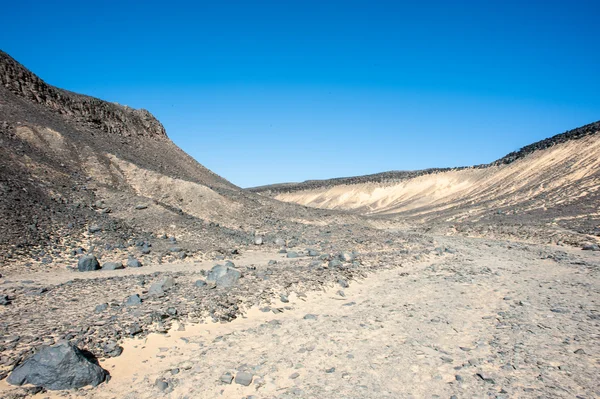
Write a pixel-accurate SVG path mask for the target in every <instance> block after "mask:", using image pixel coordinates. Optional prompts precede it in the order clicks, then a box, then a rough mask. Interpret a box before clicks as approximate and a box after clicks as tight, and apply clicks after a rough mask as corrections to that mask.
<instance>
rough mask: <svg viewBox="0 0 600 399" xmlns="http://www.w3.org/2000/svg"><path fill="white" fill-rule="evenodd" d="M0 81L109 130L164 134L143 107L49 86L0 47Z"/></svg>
mask: <svg viewBox="0 0 600 399" xmlns="http://www.w3.org/2000/svg"><path fill="white" fill-rule="evenodd" d="M0 84H2V86H4V87H6V88H7V89H8V90H10V91H11V92H12V93H14V94H16V95H18V96H20V97H23V98H25V99H27V100H29V101H32V102H35V103H38V104H43V105H45V106H47V107H48V108H50V109H53V110H54V111H56V112H57V113H59V114H62V115H65V116H68V117H70V118H72V119H73V120H75V121H76V122H78V123H80V124H83V125H87V126H91V127H96V128H100V129H102V130H104V131H105V132H107V133H110V134H117V135H123V136H125V137H128V136H131V135H137V136H143V137H161V138H163V137H166V136H167V134H166V132H165V128H164V127H163V125H162V124H161V123H160V122H159V121H158V120H156V118H154V116H152V114H151V113H150V112H148V111H146V110H145V109H133V108H130V107H127V106H123V105H118V104H114V103H109V102H106V101H102V100H99V99H97V98H93V97H89V96H84V95H81V94H76V93H71V92H69V91H66V90H62V89H58V88H56V87H53V86H50V85H49V84H47V83H45V82H44V81H43V80H41V79H40V78H39V77H37V76H36V75H35V74H33V73H32V72H30V71H29V70H27V69H25V68H24V67H23V66H22V65H21V64H19V63H18V62H17V61H15V60H14V59H13V58H12V57H11V56H9V55H8V54H6V53H5V52H3V51H1V50H0Z"/></svg>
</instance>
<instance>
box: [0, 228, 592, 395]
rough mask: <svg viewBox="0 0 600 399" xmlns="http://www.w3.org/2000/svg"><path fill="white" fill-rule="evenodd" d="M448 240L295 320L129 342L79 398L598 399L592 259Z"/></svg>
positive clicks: (324, 299)
mask: <svg viewBox="0 0 600 399" xmlns="http://www.w3.org/2000/svg"><path fill="white" fill-rule="evenodd" d="M442 240H443V241H445V244H446V245H451V246H452V248H454V249H456V250H457V253H456V254H453V255H445V256H441V257H439V258H437V259H436V260H435V261H433V262H427V263H421V264H416V265H412V266H407V267H404V268H398V269H394V270H388V271H382V272H380V273H377V274H374V275H372V276H370V277H369V278H367V279H364V280H362V281H360V282H355V283H353V284H352V285H351V287H349V288H346V289H344V294H345V297H341V296H340V295H339V294H338V293H337V291H338V290H339V289H340V288H341V287H335V288H332V289H330V290H328V291H327V292H324V293H316V294H312V295H310V296H309V297H308V298H295V297H292V298H290V299H291V300H290V303H287V304H283V303H279V304H276V305H275V306H276V307H281V308H284V307H289V309H288V310H285V311H284V312H283V313H279V314H274V313H273V312H261V311H260V310H258V309H251V310H250V311H249V312H247V315H246V318H242V319H238V320H236V321H234V322H232V323H228V324H212V323H207V324H200V325H194V326H186V327H185V331H173V330H172V331H171V332H170V333H169V334H168V335H156V334H153V335H150V336H148V337H147V338H145V339H143V340H141V339H131V340H128V341H126V342H125V344H124V347H125V350H124V352H123V354H122V355H121V356H120V357H117V358H112V359H107V360H105V361H103V362H102V365H103V366H104V367H105V368H106V369H107V370H109V371H110V372H111V374H112V377H113V378H112V380H111V381H110V382H109V383H108V384H104V385H102V386H100V387H99V388H97V389H96V390H92V391H90V390H81V391H79V392H77V393H74V394H73V396H79V395H83V396H88V397H93V398H155V397H169V398H216V397H223V398H246V397H255V398H413V397H414V398H421V397H441V398H448V397H451V396H452V395H456V396H457V397H488V396H490V395H491V396H492V397H565V398H567V397H569V398H571V397H576V396H577V395H580V397H582V398H587V397H598V396H599V395H600V384H599V383H598V381H597V375H598V374H599V373H600V348H599V347H598V345H597V342H598V338H599V337H600V328H599V326H598V319H597V318H596V317H597V316H598V315H599V314H600V309H599V303H600V284H599V279H598V268H597V264H598V261H600V259H598V258H599V257H598V255H597V254H585V256H587V258H586V260H585V261H583V262H558V261H556V260H553V259H546V256H545V254H544V253H540V252H539V250H538V248H534V247H528V246H524V245H521V246H519V247H517V248H514V247H511V246H510V245H507V244H506V243H502V242H494V241H486V240H471V239H463V238H458V237H457V238H447V239H442ZM594 262H595V263H594ZM307 314H314V315H316V319H315V320H311V319H305V318H304V316H305V315H307ZM577 350H582V351H583V353H581V352H579V353H575V351H577ZM174 369H178V372H177V373H176V374H174V373H173V372H172V370H174ZM239 370H248V371H250V372H251V373H252V374H253V375H254V380H253V382H252V384H251V385H250V386H248V387H245V386H242V385H239V384H236V383H232V384H224V383H222V382H220V381H219V378H220V377H221V375H222V374H223V373H225V372H228V371H229V372H231V373H232V374H233V375H235V374H236V373H237V372H238V371H239ZM295 373H297V375H296V374H295ZM292 377H295V378H292ZM156 379H163V380H164V381H166V382H167V383H168V388H167V389H166V391H162V392H161V391H160V390H159V388H157V387H156V386H155V381H156ZM1 384H5V382H4V381H3V382H1V383H0V389H1V388H2V387H3V386H4V385H1ZM252 395H253V396H252ZM38 396H39V397H54V395H49V394H48V393H45V394H41V395H38ZM56 397H64V396H58V395H57V396H56Z"/></svg>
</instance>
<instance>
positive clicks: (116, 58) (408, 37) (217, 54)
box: [0, 0, 600, 187]
mask: <svg viewBox="0 0 600 399" xmlns="http://www.w3.org/2000/svg"><path fill="white" fill-rule="evenodd" d="M417 3H419V4H418V5H417ZM599 21H600V2H599V1H597V0H596V1H576V0H573V1H553V0H548V1H511V0H508V1H506V0H505V1H497V2H493V1H420V2H416V1H415V2H413V1H411V2H406V3H404V4H403V2H402V1H389V2H387V1H373V0H371V1H361V2H358V1H349V0H344V1H282V0H278V1H272V2H271V1H269V2H263V1H225V0H224V1H210V2H204V1H198V2H178V1H161V2H152V1H139V2H132V1H94V2H91V1H33V2H32V1H24V0H21V1H19V2H17V1H12V2H7V3H6V4H3V6H2V28H1V29H0V46H1V48H2V49H3V50H5V51H7V52H8V53H9V54H11V55H12V56H13V57H15V58H16V59H17V60H18V61H20V62H22V63H23V64H24V65H25V66H26V67H28V68H30V69H31V70H33V71H34V72H35V73H37V74H38V75H39V76H41V77H42V78H43V79H45V80H46V81H47V82H49V83H50V84H53V85H56V86H59V87H62V88H66V89H69V90H72V91H76V92H81V93H85V94H89V95H93V96H97V97H100V98H102V99H105V100H109V101H116V102H119V103H121V104H127V105H130V106H132V107H135V108H146V109H148V110H150V111H151V112H152V113H153V114H154V115H155V116H156V117H157V118H158V119H159V120H160V121H161V122H162V123H163V124H164V125H165V127H166V129H167V133H168V135H169V136H170V137H171V139H172V140H173V141H174V142H175V143H176V144H178V145H179V146H180V147H182V148H183V149H184V150H185V151H187V152H188V153H189V154H191V155H192V156H193V157H195V158H196V159H197V160H198V161H199V162H200V163H202V164H204V165H205V166H207V167H209V168H210V169H212V170H213V171H215V172H216V173H218V174H220V175H222V176H224V177H225V178H227V179H229V180H230V181H232V182H233V183H235V184H237V185H240V186H242V187H248V186H254V185H261V184H268V183H276V182H283V181H301V180H305V179H316V178H329V177H340V176H349V175H361V174H368V173H375V172H381V171H386V170H407V169H421V168H427V167H445V166H459V165H472V164H479V163H486V162H490V161H492V160H494V159H496V158H499V157H501V156H503V155H505V154H506V153H508V152H510V151H513V150H515V149H518V148H519V147H521V146H523V145H526V144H529V143H531V142H533V141H537V140H540V139H542V138H545V137H547V136H550V135H553V134H556V133H561V132H563V131H565V130H568V129H570V128H574V127H577V126H580V125H583V124H586V123H589V122H592V121H596V120H598V119H600V73H599V71H600V29H599V25H598V23H599Z"/></svg>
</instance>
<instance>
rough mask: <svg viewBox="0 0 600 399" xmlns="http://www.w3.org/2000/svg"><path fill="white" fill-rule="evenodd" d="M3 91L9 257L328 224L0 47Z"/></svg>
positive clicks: (2, 221) (205, 241)
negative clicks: (231, 178) (306, 222)
mask: <svg viewBox="0 0 600 399" xmlns="http://www.w3.org/2000/svg"><path fill="white" fill-rule="evenodd" d="M0 83H1V84H0V227H1V228H0V261H1V260H2V259H15V258H22V257H25V258H29V257H30V256H32V257H33V258H32V259H33V261H34V262H35V261H37V262H46V261H51V259H52V258H56V257H57V256H61V255H60V254H61V253H62V252H64V251H68V250H69V248H73V247H78V246H83V247H85V248H89V247H91V246H95V248H96V251H100V250H102V248H104V247H107V248H113V247H117V248H122V249H123V250H126V249H127V248H130V246H131V245H133V244H134V243H135V242H140V241H148V240H152V239H155V238H156V237H160V236H163V235H167V236H176V237H177V238H178V239H182V238H183V239H185V240H188V241H190V242H194V243H195V244H194V246H195V247H196V248H197V249H198V250H214V249H219V248H221V249H222V248H231V247H234V246H236V245H240V244H244V243H249V242H253V236H254V233H255V231H257V232H262V231H264V230H265V229H266V230H267V231H269V230H273V229H276V228H279V227H281V225H283V224H285V225H286V226H288V225H289V224H286V223H283V221H282V220H283V219H285V218H289V216H290V215H296V216H298V217H299V218H309V219H310V218H314V217H319V216H314V215H317V214H315V213H314V212H313V211H308V210H306V209H304V208H303V207H298V206H295V205H291V204H283V203H279V202H278V201H273V200H271V199H268V198H264V197H261V196H258V195H255V194H253V193H249V192H245V191H243V190H241V189H240V188H239V187H237V186H235V185H233V184H231V183H230V182H228V181H227V180H225V179H223V178H221V177H219V176H218V175H216V174H215V173H213V172H211V171H210V170H208V169H206V168H205V167H203V166H202V165H200V164H199V163H198V162H196V161H195V160H194V159H192V158H191V157H190V156H188V155H187V154H186V153H185V152H184V151H182V150H181V149H180V148H178V147H177V146H176V145H175V144H173V142H172V141H171V140H169V138H168V137H167V134H166V132H165V129H164V127H163V126H162V125H161V123H160V122H159V121H158V120H156V119H155V118H154V117H153V116H152V114H150V112H148V111H146V110H143V109H140V110H136V109H133V108H130V107H127V106H122V105H118V104H115V103H109V102H106V101H102V100H99V99H97V98H93V97H89V96H85V95H80V94H75V93H72V92H69V91H66V90H62V89H59V88H56V87H53V86H51V85H48V84H47V83H45V82H44V81H42V80H41V79H40V78H39V77H37V76H36V75H34V74H33V73H32V72H30V71H29V70H27V69H26V68H25V67H24V66H23V65H21V64H19V63H18V62H17V61H15V60H14V59H13V58H11V57H10V56H9V55H8V54H6V53H4V52H1V51H0ZM329 213H331V212H329ZM278 215H279V216H278ZM282 217H283V219H282ZM278 226H279V227H278ZM281 234H285V232H282V233H281ZM165 245H166V244H165ZM99 247H101V248H99ZM130 252H131V251H130ZM155 260H156V259H155Z"/></svg>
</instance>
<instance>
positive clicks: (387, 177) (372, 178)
mask: <svg viewBox="0 0 600 399" xmlns="http://www.w3.org/2000/svg"><path fill="white" fill-rule="evenodd" d="M599 131H600V121H597V122H593V123H590V124H587V125H584V126H581V127H578V128H576V129H572V130H568V131H566V132H564V133H560V134H557V135H554V136H552V137H549V138H546V139H543V140H540V141H537V142H535V143H533V144H529V145H526V146H525V147H523V148H521V149H520V150H518V151H514V152H511V153H510V154H507V155H505V156H503V157H502V158H500V159H498V160H496V161H494V162H491V163H489V164H482V165H474V166H459V167H453V168H429V169H423V170H414V171H399V170H393V171H388V172H380V173H374V174H370V175H361V176H351V177H338V178H333V179H323V180H306V181H303V182H299V183H278V184H269V185H264V186H257V187H250V188H248V189H247V190H249V191H252V192H256V193H267V192H268V193H271V194H277V193H291V192H295V191H302V190H312V189H317V188H324V187H331V186H337V185H349V184H362V183H394V182H399V181H403V180H408V179H412V178H415V177H419V176H423V175H429V174H433V173H440V172H448V171H453V170H463V169H470V168H475V169H480V168H487V167H490V166H499V165H507V164H510V163H512V162H514V161H516V160H517V159H521V158H524V157H526V156H527V155H529V154H531V153H533V152H535V151H539V150H544V149H547V148H550V147H552V146H555V145H557V144H561V143H565V142H567V141H570V140H578V139H581V138H584V137H587V136H590V135H593V134H596V133H598V132H599Z"/></svg>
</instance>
